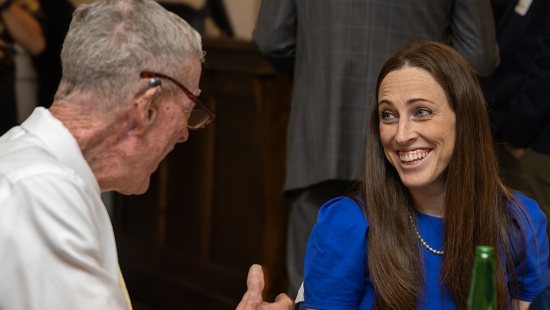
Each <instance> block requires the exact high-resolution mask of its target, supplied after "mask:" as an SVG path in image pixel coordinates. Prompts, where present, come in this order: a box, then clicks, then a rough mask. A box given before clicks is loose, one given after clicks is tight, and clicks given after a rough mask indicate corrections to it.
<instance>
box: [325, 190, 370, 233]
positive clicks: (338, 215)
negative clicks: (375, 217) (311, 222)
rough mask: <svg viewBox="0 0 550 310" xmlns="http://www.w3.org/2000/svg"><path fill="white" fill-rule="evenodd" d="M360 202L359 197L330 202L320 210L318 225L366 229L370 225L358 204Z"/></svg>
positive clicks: (336, 199)
mask: <svg viewBox="0 0 550 310" xmlns="http://www.w3.org/2000/svg"><path fill="white" fill-rule="evenodd" d="M360 201H361V199H360V198H359V197H357V198H356V199H352V198H350V197H344V196H342V197H336V198H334V199H331V200H329V201H328V202H326V203H325V204H324V205H323V206H322V207H321V209H320V210H319V214H318V216H317V223H318V224H321V225H323V224H330V226H359V227H364V228H365V229H366V228H367V227H368V225H369V223H368V221H367V219H366V218H365V215H364V213H363V210H362V209H361V207H360V206H359V204H358V202H360Z"/></svg>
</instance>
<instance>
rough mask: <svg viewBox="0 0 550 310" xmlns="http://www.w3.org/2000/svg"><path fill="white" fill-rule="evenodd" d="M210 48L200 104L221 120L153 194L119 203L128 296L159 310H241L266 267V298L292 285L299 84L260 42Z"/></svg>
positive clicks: (170, 164)
mask: <svg viewBox="0 0 550 310" xmlns="http://www.w3.org/2000/svg"><path fill="white" fill-rule="evenodd" d="M203 48H204V50H205V51H206V53H207V54H206V62H205V63H204V67H203V74H202V78H201V84H200V86H201V88H202V94H201V96H200V97H201V100H203V102H204V103H205V104H206V105H207V106H209V107H210V108H212V109H213V110H214V111H215V113H216V119H215V121H214V122H212V123H211V124H210V125H208V126H207V127H206V128H205V129H203V130H200V131H197V132H191V133H190V137H189V140H188V141H187V142H186V143H183V144H179V145H177V146H176V148H175V149H174V151H172V153H170V154H169V155H168V156H167V157H166V159H165V160H164V161H163V162H162V163H161V165H160V167H159V169H158V171H157V172H156V173H155V174H153V176H152V177H151V185H150V188H149V190H148V191H147V193H145V194H144V195H140V196H122V195H117V196H116V197H115V215H114V228H115V235H116V238H117V244H118V248H119V257H120V265H121V269H122V271H123V273H124V277H125V279H126V283H127V286H128V289H129V292H130V296H131V297H132V298H134V299H136V300H139V301H141V302H143V303H146V304H149V305H152V306H156V307H158V308H160V309H206V310H208V309H216V310H223V309H228V310H229V309H232V310H233V309H235V306H236V305H237V303H238V301H239V300H240V299H241V298H242V295H243V293H244V292H245V291H246V275H247V272H248V268H249V266H250V265H251V264H253V263H260V264H262V265H263V266H264V271H265V275H266V288H265V290H264V298H268V299H269V300H273V298H274V297H275V296H276V295H277V294H279V293H281V292H286V287H287V277H286V266H285V257H286V256H285V255H286V254H285V252H286V250H285V248H286V245H285V244H286V230H287V219H288V212H289V202H288V201H287V199H286V198H284V196H283V182H284V171H285V154H286V153H285V145H286V128H287V123H288V117H289V112H290V93H291V88H292V86H291V80H290V79H289V78H285V77H283V76H281V75H278V74H277V73H276V72H275V71H274V70H273V68H272V67H270V66H269V64H268V63H267V62H266V61H265V60H263V59H262V58H261V56H260V53H259V51H258V49H257V47H256V46H255V45H254V43H252V42H248V41H246V42H245V41H236V40H231V39H205V40H204V47H203ZM136 169H139V167H136Z"/></svg>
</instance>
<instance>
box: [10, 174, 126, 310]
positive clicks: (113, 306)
mask: <svg viewBox="0 0 550 310" xmlns="http://www.w3.org/2000/svg"><path fill="white" fill-rule="evenodd" d="M2 188H8V186H2ZM4 194H5V195H4V197H0V202H1V203H2V204H1V208H0V216H1V217H2V219H0V235H1V236H0V247H4V246H6V248H9V251H7V250H4V249H3V248H1V249H0V256H1V261H2V264H3V268H5V269H3V271H2V279H3V280H2V281H8V282H9V283H10V284H9V288H7V289H6V286H2V285H0V287H2V288H4V289H3V290H1V291H0V308H1V309H28V310H38V309H41V310H50V309H51V310H54V309H55V310H74V309H81V310H97V309H105V310H107V309H108V310H122V309H126V306H125V301H124V297H123V295H122V291H121V289H120V286H119V282H118V278H117V277H115V276H113V274H112V272H108V271H107V270H106V268H105V265H106V262H105V256H104V255H103V253H102V250H101V246H100V244H99V242H100V240H98V239H99V237H98V235H99V233H98V230H99V229H101V228H102V226H101V225H98V223H96V221H94V218H95V214H94V211H93V209H92V208H91V207H90V206H93V201H91V197H90V195H89V194H88V193H87V192H86V191H85V190H84V187H83V186H81V185H80V184H79V183H76V182H75V181H74V180H73V179H71V178H65V177H58V176H55V175H47V176H35V177H31V178H26V179H25V180H22V181H20V182H18V183H17V184H16V185H14V186H13V187H11V192H9V193H4ZM0 196H1V195H0ZM10 197H11V198H10ZM103 228H105V227H103Z"/></svg>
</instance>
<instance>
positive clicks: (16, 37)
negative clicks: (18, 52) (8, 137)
mask: <svg viewBox="0 0 550 310" xmlns="http://www.w3.org/2000/svg"><path fill="white" fill-rule="evenodd" d="M42 21H43V20H42V13H41V11H40V4H39V2H38V0H0V135H1V134H3V133H5V132H6V131H7V130H9V129H10V128H11V127H13V126H15V125H16V124H17V123H18V122H17V101H16V97H15V64H14V59H13V56H14V54H15V49H14V48H13V45H14V44H16V43H17V44H18V45H20V46H21V47H22V48H23V49H24V50H25V51H27V52H28V53H29V54H30V55H31V56H34V55H38V54H40V53H42V51H44V48H45V47H46V40H45V38H44V35H43V30H42V25H41V22H42Z"/></svg>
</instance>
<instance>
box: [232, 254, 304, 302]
mask: <svg viewBox="0 0 550 310" xmlns="http://www.w3.org/2000/svg"><path fill="white" fill-rule="evenodd" d="M246 286H247V287H248V290H247V291H246V293H245V294H244V296H243V299H242V300H241V302H240V303H239V305H238V306H237V309H236V310H292V307H293V305H294V302H293V301H292V300H291V299H290V298H289V297H288V296H287V295H286V294H280V295H279V296H277V298H275V302H274V303H267V302H265V301H263V299H262V291H263V289H264V271H263V270H262V266H260V265H252V266H251V267H250V270H249V271H248V278H247V280H246Z"/></svg>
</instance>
